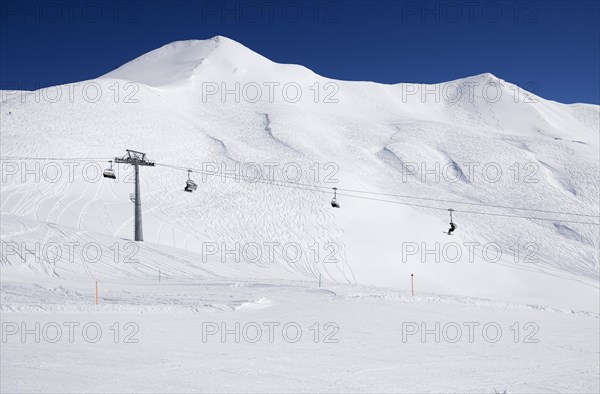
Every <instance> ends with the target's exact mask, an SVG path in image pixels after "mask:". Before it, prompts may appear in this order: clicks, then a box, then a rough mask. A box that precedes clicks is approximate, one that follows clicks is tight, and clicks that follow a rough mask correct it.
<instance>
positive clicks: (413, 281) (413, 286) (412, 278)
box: [410, 274, 415, 297]
mask: <svg viewBox="0 0 600 394" xmlns="http://www.w3.org/2000/svg"><path fill="white" fill-rule="evenodd" d="M410 293H411V294H412V296H413V297H414V296H415V275H414V274H410Z"/></svg>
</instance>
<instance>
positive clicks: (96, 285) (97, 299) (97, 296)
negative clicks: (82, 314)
mask: <svg viewBox="0 0 600 394" xmlns="http://www.w3.org/2000/svg"><path fill="white" fill-rule="evenodd" d="M96 305H98V281H96Z"/></svg>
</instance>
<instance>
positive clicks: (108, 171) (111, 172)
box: [102, 160, 117, 179]
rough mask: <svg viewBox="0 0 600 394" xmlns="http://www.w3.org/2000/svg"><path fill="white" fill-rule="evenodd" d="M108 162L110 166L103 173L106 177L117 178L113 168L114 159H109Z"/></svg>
mask: <svg viewBox="0 0 600 394" xmlns="http://www.w3.org/2000/svg"><path fill="white" fill-rule="evenodd" d="M108 162H109V163H110V168H107V169H106V170H104V172H103V173H102V175H103V176H104V177H105V178H109V179H117V176H116V175H115V170H113V166H112V160H109V161H108Z"/></svg>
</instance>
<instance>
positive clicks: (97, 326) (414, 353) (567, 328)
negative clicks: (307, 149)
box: [1, 280, 600, 393]
mask: <svg viewBox="0 0 600 394" xmlns="http://www.w3.org/2000/svg"><path fill="white" fill-rule="evenodd" d="M87 285H88V286H86V287H85V288H84V286H82V285H81V284H79V285H76V286H73V287H71V286H70V284H69V283H64V282H61V281H49V282H47V283H44V285H43V286H42V287H39V286H33V285H30V286H24V285H14V284H10V283H8V284H4V288H3V291H2V294H3V305H9V306H10V305H19V304H20V303H21V302H23V304H20V305H21V308H17V309H20V310H19V312H15V313H6V312H3V313H2V321H3V327H4V328H5V329H4V334H3V335H5V336H6V341H5V342H4V343H3V344H2V353H1V357H2V359H1V361H2V363H1V365H2V367H1V372H2V392H156V391H161V392H281V391H293V392H307V391H311V392H411V393H412V392H425V391H427V392H431V391H437V392H486V393H494V392H496V391H497V392H504V391H506V392H509V393H510V392H529V393H531V392H577V393H583V392H588V393H593V392H598V390H599V389H600V387H599V384H598V376H599V373H600V371H599V367H598V347H599V346H600V344H599V342H598V330H599V326H598V322H599V320H598V316H590V315H587V314H577V313H576V314H572V313H566V312H564V311H550V310H544V309H539V308H536V307H533V306H517V305H509V304H502V303H497V302H493V301H492V302H489V301H484V300H475V299H468V298H456V297H438V296H433V295H429V296H427V295H416V296H415V297H411V295H410V293H407V292H401V291H397V290H392V289H384V288H372V287H362V286H355V285H331V284H326V285H324V286H323V287H322V288H318V285H317V284H315V283H307V282H297V281H295V282H292V281H214V280H211V281H198V282H194V283H170V282H168V281H166V282H162V283H161V284H160V285H159V284H158V283H111V284H102V287H101V293H100V305H98V306H95V305H93V303H94V291H93V289H92V287H93V284H92V283H88V284H87ZM23 294H27V300H24V299H23V298H22V297H23ZM8 300H10V301H8ZM34 300H35V301H34ZM41 300H43V301H42V302H43V303H42V304H41V305H39V303H40V301H41ZM74 300H78V301H77V303H76V304H74ZM25 305H26V307H25ZM36 324H39V326H38V328H37V332H38V335H39V336H40V340H39V343H38V342H36V341H35V334H34V333H32V332H36V326H35V325H36ZM57 327H58V328H57ZM24 329H27V330H30V333H28V334H26V335H25V337H22V335H23V331H22V330H24ZM7 330H8V331H9V333H8V334H7ZM423 330H429V331H427V333H426V334H425V335H424V336H423ZM13 332H14V334H13ZM57 332H60V333H61V336H60V338H58V339H57ZM98 333H100V334H98ZM436 335H437V338H436ZM55 341H56V342H55Z"/></svg>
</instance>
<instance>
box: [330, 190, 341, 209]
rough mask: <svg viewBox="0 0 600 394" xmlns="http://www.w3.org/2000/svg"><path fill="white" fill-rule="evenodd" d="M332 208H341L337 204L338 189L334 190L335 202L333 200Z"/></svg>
mask: <svg viewBox="0 0 600 394" xmlns="http://www.w3.org/2000/svg"><path fill="white" fill-rule="evenodd" d="M331 206H332V207H333V208H339V207H340V204H339V203H338V202H337V187H334V188H333V200H331Z"/></svg>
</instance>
